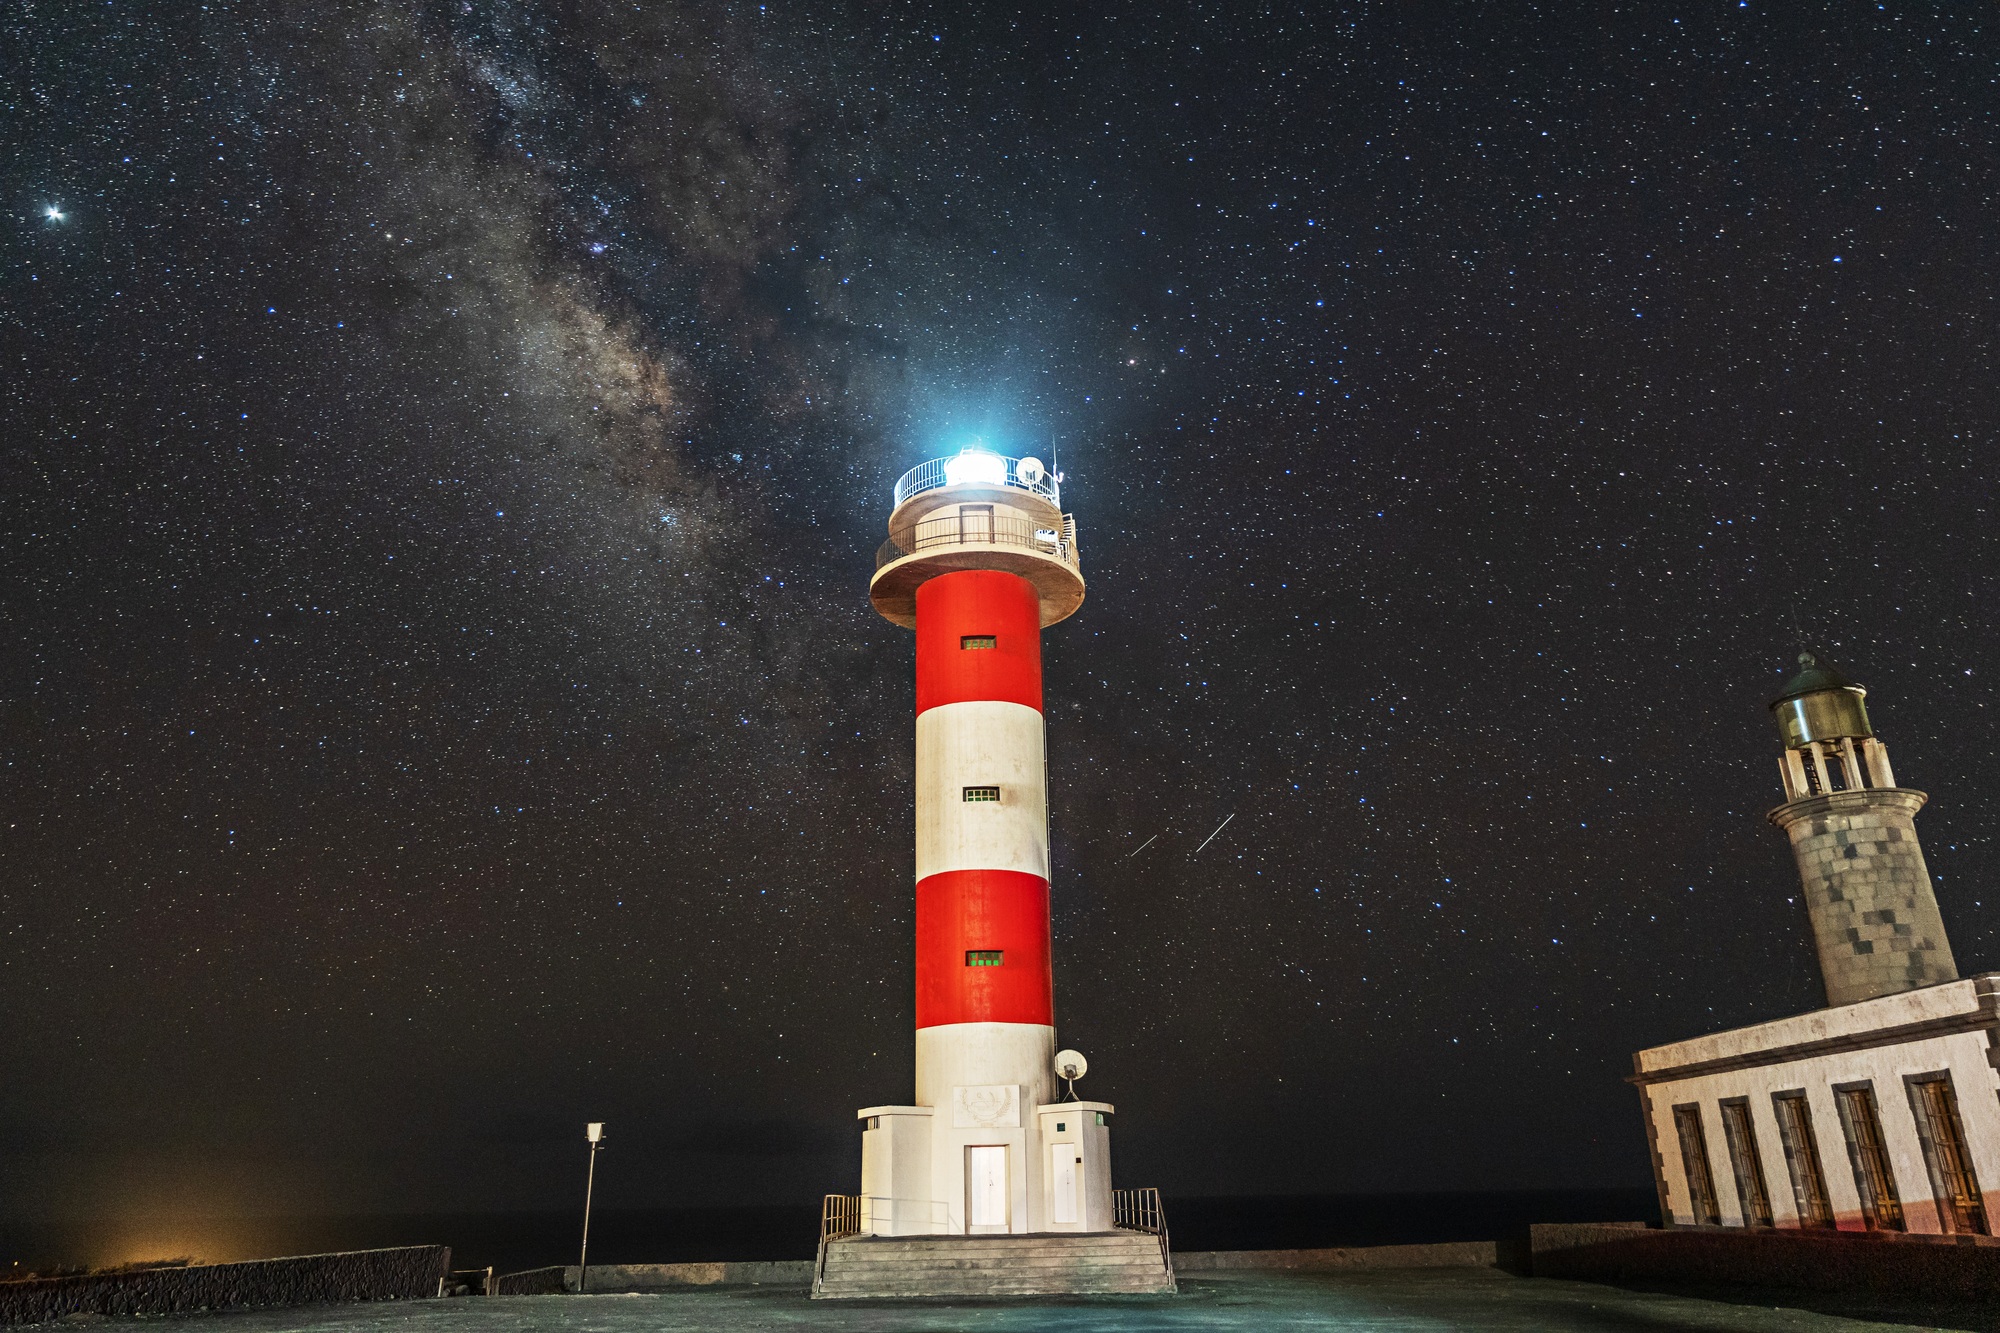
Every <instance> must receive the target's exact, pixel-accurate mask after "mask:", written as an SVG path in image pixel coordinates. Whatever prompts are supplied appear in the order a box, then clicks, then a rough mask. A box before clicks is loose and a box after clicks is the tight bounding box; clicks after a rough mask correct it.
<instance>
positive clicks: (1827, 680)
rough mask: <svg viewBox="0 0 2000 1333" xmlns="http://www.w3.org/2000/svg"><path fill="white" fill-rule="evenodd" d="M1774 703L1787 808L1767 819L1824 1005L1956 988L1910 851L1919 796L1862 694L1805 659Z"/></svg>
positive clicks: (1926, 887)
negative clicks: (1782, 855) (1801, 915)
mask: <svg viewBox="0 0 2000 1333" xmlns="http://www.w3.org/2000/svg"><path fill="white" fill-rule="evenodd" d="M1799 665H1800V667H1801V668H1802V670H1801V671H1800V672H1799V674H1798V675H1796V676H1794V677H1793V678H1792V680H1791V681H1790V683H1789V684H1787V685H1786V687H1785V692H1784V693H1783V694H1782V695H1780V696H1779V697H1778V698H1777V699H1775V700H1774V701H1772V704H1771V712H1772V713H1773V714H1774V715H1775V716H1776V717H1777V719H1778V731H1779V734H1780V735H1782V736H1783V738H1784V742H1785V752H1784V754H1783V756H1782V757H1781V758H1780V760H1779V768H1780V770H1781V772H1782V774H1783V777H1784V783H1785V803H1784V804H1783V805H1781V806H1779V807H1777V808H1776V809H1775V810H1772V811H1771V812H1770V814H1769V815H1768V816H1767V817H1768V818H1769V819H1770V821H1771V822H1772V823H1773V824H1776V825H1777V826H1778V827H1779V828H1781V829H1783V830H1784V831H1785V832H1786V834H1787V835H1788V836H1789V837H1790V838H1791V840H1792V855H1793V856H1794V857H1796V858H1797V859H1798V863H1799V879H1800V881H1801V883H1802V884H1803V886H1804V889H1805V898H1806V912H1807V914H1808V916H1809V917H1810V918H1811V920H1812V930H1813V945H1814V947H1815V948H1816V949H1818V951H1819V967H1820V973H1821V975H1822V976H1823V977H1824V978H1825V980H1826V1002H1827V1003H1828V1004H1829V1005H1841V1004H1853V1003H1854V1002H1856V1001H1857V1000H1869V999H1873V998H1874V997H1876V996H1878V995H1890V994H1893V993H1895V992H1897V991H1906V990H1916V989H1917V988H1918V987H1920V986H1934V985H1936V984H1938V983H1939V982H1944V981H1955V980H1957V979H1958V966H1957V964H1956V963H1954V962H1953V961H1952V956H1951V943H1950V941H1948V940H1947V939H1946V938H1945V934H1944V921H1943V920H1942V919H1941V918H1940V917H1939V916H1938V905H1937V896H1936V894H1934V893H1933V892H1932V890H1931V874H1930V868H1929V867H1928V866H1926V865H1925V864H1924V853H1923V848H1922V847H1921V846H1920V845H1919V844H1918V842H1917V829H1916V813H1917V811H1918V810H1920V809H1922V808H1923V804H1924V802H1925V801H1926V800H1927V799H1928V798H1927V797H1926V796H1925V795H1924V793H1922V792H1920V791H1913V790H1911V789H1910V788H1907V787H1898V786H1897V785H1896V778H1895V775H1894V774H1893V773H1892V772H1891V771H1890V769H1889V752H1888V750H1887V749H1886V748H1885V747H1884V746H1883V744H1882V742H1880V741H1878V740H1876V739H1875V732H1874V729H1873V728H1872V727H1870V726H1869V724H1868V708H1867V705H1866V704H1865V703H1864V702H1863V699H1864V697H1865V696H1866V695H1867V693H1868V691H1866V690H1864V689H1862V688H1861V686H1859V685H1856V684H1855V683H1854V682H1853V681H1851V680H1848V679H1847V678H1846V677H1845V676H1842V675H1841V674H1840V673H1839V672H1838V671H1835V670H1834V669H1833V668H1831V667H1828V666H1822V665H1820V664H1819V663H1818V662H1816V661H1815V660H1814V659H1813V655H1812V654H1811V653H1801V654H1800V655H1799Z"/></svg>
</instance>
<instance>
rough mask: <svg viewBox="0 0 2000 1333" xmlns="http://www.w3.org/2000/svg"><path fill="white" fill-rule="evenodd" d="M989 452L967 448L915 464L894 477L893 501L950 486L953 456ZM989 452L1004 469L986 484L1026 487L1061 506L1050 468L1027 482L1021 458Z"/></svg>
mask: <svg viewBox="0 0 2000 1333" xmlns="http://www.w3.org/2000/svg"><path fill="white" fill-rule="evenodd" d="M989 452H990V451H988V450H972V449H967V450H964V451H962V452H961V453H957V454H952V455H950V456H948V457H945V458H933V459H930V460H929V461H927V462H923V463H919V464H917V465H916V466H915V467H913V468H911V469H910V470H909V471H908V472H905V473H904V474H903V475H902V476H901V477H900V478H899V479H898V480H897V482H896V503H897V504H901V503H903V501H905V500H907V499H909V498H910V497H911V496H913V495H922V494H923V493H924V492H925V491H934V490H936V489H938V487H940V486H949V485H950V484H951V482H950V480H949V478H948V477H947V475H946V469H947V468H948V467H949V466H950V465H951V463H952V462H953V460H954V459H958V458H962V457H964V456H965V454H969V453H989ZM992 456H993V457H995V458H998V459H1000V460H1001V461H1002V462H1004V463H1006V465H1007V472H1006V477H1005V479H1004V480H1002V481H999V482H993V483H988V484H989V485H1000V486H1006V487H1008V488H1009V489H1012V490H1017V491H1027V492H1029V493H1030V494H1033V495H1039V496H1041V497H1042V498H1043V499H1044V500H1047V501H1048V502H1049V503H1050V504H1052V505H1055V506H1056V507H1057V508H1061V507H1062V490H1061V488H1060V486H1059V485H1058V483H1057V481H1056V476H1055V474H1054V473H1053V472H1042V473H1041V474H1039V475H1038V476H1037V477H1036V478H1035V480H1034V481H1033V482H1032V483H1030V482H1028V481H1025V480H1023V479H1022V477H1021V470H1020V469H1021V460H1020V459H1018V458H1009V457H1007V456H1006V455H1005V454H993V455H992Z"/></svg>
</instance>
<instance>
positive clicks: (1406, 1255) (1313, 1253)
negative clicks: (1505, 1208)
mask: <svg viewBox="0 0 2000 1333" xmlns="http://www.w3.org/2000/svg"><path fill="white" fill-rule="evenodd" d="M1499 1262H1500V1256H1499V1247H1498V1246H1497V1245H1495V1244H1494V1243H1493V1242H1492V1241H1490V1240H1462V1241H1448V1242H1446V1243H1444V1244H1440V1245H1354V1246H1348V1247H1343V1248H1340V1249H1332V1250H1199V1251H1196V1252H1194V1253H1191V1254H1176V1255H1175V1256H1174V1271H1175V1272H1176V1273H1208V1272H1216V1271H1219V1270H1223V1269H1231V1268H1256V1269H1292V1270H1296V1271H1299V1272H1335V1271H1338V1270H1340V1269H1348V1268H1492V1267H1494V1266H1495V1265H1496V1264H1498V1263H1499Z"/></svg>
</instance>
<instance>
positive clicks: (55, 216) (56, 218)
mask: <svg viewBox="0 0 2000 1333" xmlns="http://www.w3.org/2000/svg"><path fill="white" fill-rule="evenodd" d="M44 212H45V213H46V215H47V216H48V219H49V221H51V222H61V221H62V220H63V211H62V210H61V209H60V208H57V207H56V206H55V205H54V204H50V205H49V206H48V208H47V209H45V210H44Z"/></svg>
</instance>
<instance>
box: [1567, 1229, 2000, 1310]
mask: <svg viewBox="0 0 2000 1333" xmlns="http://www.w3.org/2000/svg"><path fill="white" fill-rule="evenodd" d="M1528 1246H1529V1250H1530V1253H1531V1256H1532V1264H1533V1267H1534V1274H1535V1276H1536V1277H1559V1278H1576V1279H1581V1280H1584V1281H1593V1282H1671V1283H1690V1284H1706V1283H1722V1284H1728V1285H1737V1286H1751V1287H1791V1288H1795V1289H1797V1290H1801V1291H1849V1292H1872V1293H1876V1294H1880V1295H1885V1296H1903V1295H1912V1294H1920V1295H1923V1296H1926V1297H1928V1298H1931V1299H1934V1300H1940V1301H1953V1300H1963V1301H1990V1300H1993V1299H1995V1298H1996V1297H2000V1240H1996V1239H1995V1238H1993V1237H1989V1236H1906V1235H1901V1234H1897V1233H1892V1232H1879V1231H1793V1230H1785V1231H1766V1230H1762V1229H1759V1230H1755V1231H1746V1230H1743V1229H1742V1228H1739V1227H1727V1228H1706V1227H1704V1228H1694V1227H1675V1228H1674V1229H1672V1230H1649V1229H1647V1228H1645V1227H1644V1226H1642V1225H1639V1224H1636V1223H1633V1224H1627V1225H1602V1224H1598V1225H1591V1224H1581V1223H1557V1224H1537V1225H1535V1226H1532V1227H1530V1228H1529V1229H1528Z"/></svg>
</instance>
